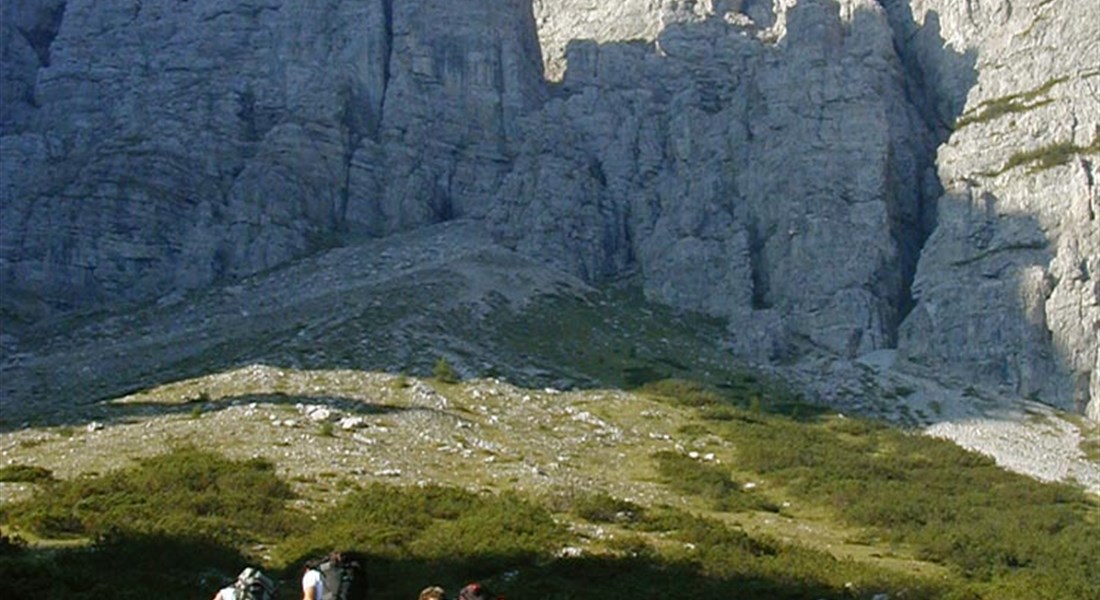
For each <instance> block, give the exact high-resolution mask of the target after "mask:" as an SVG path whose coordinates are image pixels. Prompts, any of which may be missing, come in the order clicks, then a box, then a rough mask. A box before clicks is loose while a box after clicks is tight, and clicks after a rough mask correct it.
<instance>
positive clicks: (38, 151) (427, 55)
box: [0, 0, 1100, 410]
mask: <svg viewBox="0 0 1100 600" xmlns="http://www.w3.org/2000/svg"><path fill="white" fill-rule="evenodd" d="M0 7H2V10H3V13H2V17H3V18H2V20H0V36H2V37H0V51H2V54H0V56H2V59H3V69H2V70H0V92H2V94H3V102H2V103H0V127H2V129H0V134H2V135H0V158H2V164H0V190H2V191H0V285H2V286H3V288H4V290H5V294H4V299H3V302H4V303H5V304H4V307H3V308H4V310H5V312H10V313H14V314H18V315H21V316H22V317H24V318H34V317H35V316H40V315H41V314H44V313H47V312H49V311H51V310H57V309H58V308H60V309H65V308H82V307H89V306H97V305H101V304H104V303H107V304H111V303H117V302H119V301H140V300H145V299H150V298H154V297H157V296H160V295H163V294H166V293H169V292H172V291H175V290H179V289H185V288H193V287H199V286H205V285H209V284H211V283H215V282H219V281H224V280H227V279H231V278H235V277H240V276H243V275H247V274H250V273H254V272H257V271H260V270H263V269H267V268H271V267H274V266H278V265H280V264H282V263H284V262H286V261H288V260H291V259H294V258H296V257H299V256H302V255H304V254H306V253H309V252H312V251H314V250H316V249H318V248H322V247H324V246H326V245H328V244H332V243H336V242H338V241H339V240H340V239H341V238H343V237H345V236H346V235H348V234H351V235H353V236H358V235H369V236H386V235H389V234H391V233H395V232H400V231H406V230H410V229H416V228H418V227H421V226H423V225H426V224H431V223H436V222H440V221H447V220H452V219H470V220H479V221H484V222H485V224H486V225H488V226H489V228H490V229H491V231H492V232H493V235H494V236H495V239H496V240H497V242H498V243H500V244H503V245H505V246H507V247H510V248H514V249H516V250H519V251H521V252H523V253H525V254H527V255H528V256H530V257H533V258H535V259H537V260H539V261H541V262H544V263H546V264H549V265H552V266H555V267H559V268H561V269H563V270H566V271H568V272H570V273H573V274H576V275H580V276H582V277H583V278H585V279H587V280H588V281H591V282H600V281H605V280H609V279H614V278H618V277H621V276H624V275H630V274H640V275H641V280H642V281H643V285H644V287H645V290H646V293H647V295H648V296H649V297H651V298H653V299H657V300H660V301H663V302H667V303H669V304H672V305H675V306H678V307H681V308H684V309H687V310H694V311H702V312H705V313H708V314H711V315H714V316H717V317H721V318H725V319H728V320H729V323H730V342H731V345H732V347H733V349H734V350H735V351H737V352H739V353H741V354H743V355H746V356H750V357H754V358H758V359H762V360H767V359H781V358H786V357H789V356H791V355H792V354H795V353H797V352H799V351H801V349H805V348H806V347H815V348H819V349H823V350H825V351H827V352H832V353H835V354H837V355H840V356H844V357H855V356H858V355H861V354H864V353H866V352H870V351H873V350H877V349H882V348H895V347H896V348H898V351H899V355H901V356H902V357H903V358H907V359H908V360H909V361H912V362H916V363H920V364H924V365H927V366H930V367H933V368H936V369H942V370H945V371H953V372H956V373H959V374H963V375H965V376H967V377H972V378H973V379H974V381H975V382H976V383H983V384H1004V385H1007V386H1009V387H1010V388H1011V389H1013V390H1015V391H1017V392H1019V393H1021V394H1024V395H1033V396H1036V397H1039V398H1041V399H1044V400H1048V401H1051V402H1054V403H1058V404H1061V405H1063V406H1076V407H1077V408H1078V409H1084V408H1085V407H1086V405H1088V403H1089V402H1090V399H1094V398H1097V397H1100V375H1098V374H1097V372H1098V371H1100V369H1098V368H1097V367H1098V361H1100V357H1098V352H1097V339H1098V337H1100V335H1098V333H1100V332H1098V330H1097V328H1098V323H1100V315H1098V311H1100V300H1098V296H1100V291H1098V286H1100V284H1098V283H1097V282H1098V279H1097V278H1096V273H1097V270H1098V269H1100V264H1097V263H1098V261H1100V258H1098V257H1100V247H1098V245H1100V233H1098V225H1097V216H1096V215H1097V213H1098V212H1100V207H1098V200H1097V193H1096V189H1095V185H1094V181H1095V167H1094V163H1095V161H1096V160H1097V159H1098V153H1100V150H1098V149H1097V144H1098V143H1100V142H1098V141H1097V140H1098V139H1100V131H1098V128H1100V117H1098V115H1100V106H1098V104H1097V103H1098V102H1100V101H1098V100H1097V98H1098V96H1097V94H1096V93H1095V88H1096V86H1097V85H1100V84H1098V82H1100V67H1097V65H1098V64H1100V60H1098V59H1100V57H1098V54H1100V51H1098V47H1097V44H1098V42H1097V40H1098V39H1100V29H1098V28H1100V26H1098V25H1097V24H1096V23H1100V18H1097V17H1100V15H1098V14H1096V13H1097V12H1098V10H1100V9H1098V7H1097V6H1095V3H1093V2H1089V1H1087V0H1055V1H1054V2H1049V1H1044V0H1034V1H1033V2H1031V3H1029V4H1028V3H1024V4H1022V3H1020V2H1013V3H1012V4H1009V3H1008V2H1007V0H1001V1H997V0H982V1H981V2H973V1H971V2H966V3H964V2H961V1H960V0H927V1H922V0H913V1H912V2H909V1H906V0H882V1H878V2H877V1H874V0H842V1H840V2H837V1H833V0H797V1H796V0H780V1H776V2H766V1H764V0H740V1H738V0H698V1H686V0H622V1H620V2H595V1H593V0H533V1H532V0H506V1H502V0H493V1H490V0H450V1H447V2H443V1H441V0H419V1H408V2H392V0H365V1H364V0H356V1H353V0H330V1H326V2H306V1H305V0H248V1H237V2H226V1H223V0H191V1H188V2H178V1H175V0H144V1H141V2H138V1H136V0H96V1H91V0H69V1H67V2H61V1H58V0H37V1H35V0H2V1H0ZM1089 57H1092V58H1091V59H1090V58H1089ZM1096 410H1100V409H1096Z"/></svg>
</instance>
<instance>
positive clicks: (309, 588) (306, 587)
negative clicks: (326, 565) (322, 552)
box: [302, 561, 325, 600]
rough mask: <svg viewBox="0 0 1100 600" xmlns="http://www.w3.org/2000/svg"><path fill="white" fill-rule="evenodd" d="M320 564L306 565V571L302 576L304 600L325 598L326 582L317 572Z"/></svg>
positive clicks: (311, 562) (317, 562)
mask: <svg viewBox="0 0 1100 600" xmlns="http://www.w3.org/2000/svg"><path fill="white" fill-rule="evenodd" d="M320 564H321V562H320V561H309V562H307V563H306V571H305V573H303V574H302V600H321V599H322V598H324V597H325V581H324V579H323V578H322V577H321V572H320V571H318V570H317V566H318V565H320Z"/></svg>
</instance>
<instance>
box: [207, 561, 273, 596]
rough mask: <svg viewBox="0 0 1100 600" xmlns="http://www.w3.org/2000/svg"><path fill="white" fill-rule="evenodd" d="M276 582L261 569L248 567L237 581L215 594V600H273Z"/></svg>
mask: <svg viewBox="0 0 1100 600" xmlns="http://www.w3.org/2000/svg"><path fill="white" fill-rule="evenodd" d="M274 595H275V582H274V581H273V580H272V579H271V578H270V577H268V576H266V575H264V574H263V573H262V572H260V570H259V569H254V568H252V567H246V568H245V570H243V571H241V574H240V575H238V576H237V580H236V581H234V582H233V583H232V584H231V585H228V586H226V587H224V588H222V589H220V590H218V593H217V594H214V600H271V598H273V597H274Z"/></svg>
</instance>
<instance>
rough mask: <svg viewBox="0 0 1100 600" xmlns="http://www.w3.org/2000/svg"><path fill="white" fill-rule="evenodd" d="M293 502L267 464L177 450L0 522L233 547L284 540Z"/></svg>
mask: <svg viewBox="0 0 1100 600" xmlns="http://www.w3.org/2000/svg"><path fill="white" fill-rule="evenodd" d="M292 497H293V494H292V492H291V490H290V487H289V486H288V485H287V484H286V483H285V482H283V481H282V480H280V479H279V478H278V477H277V476H276V475H275V472H274V467H273V466H272V465H271V463H269V462H266V461H263V460H249V461H232V460H229V459H226V458H224V457H222V456H220V455H217V454H213V453H210V452H204V451H200V450H197V449H194V448H181V449H177V450H175V451H173V452H170V453H168V454H164V455H160V456H154V457H151V458H147V459H143V460H141V461H140V462H139V463H138V465H137V466H135V467H133V468H129V469H125V470H121V471H116V472H113V473H109V474H106V475H102V476H96V477H88V478H79V479H73V480H66V481H59V482H56V483H54V484H52V485H50V487H49V489H48V493H40V494H37V495H36V496H35V497H33V498H31V499H29V500H27V501H24V502H19V503H16V504H12V505H9V506H6V507H4V508H3V510H2V511H0V518H2V519H3V522H5V523H6V524H7V525H9V526H11V527H14V528H16V529H18V530H25V531H28V532H32V533H34V534H35V535H38V536H41V537H47V538H66V537H87V538H93V537H97V536H104V535H107V534H113V533H114V532H133V533H140V534H165V535H174V536H185V537H194V538H209V539H212V540H218V541H220V542H224V543H227V544H235V543H244V542H248V541H257V540H258V539H261V538H268V537H276V536H279V535H282V534H284V533H285V532H286V527H287V526H286V523H287V521H288V517H287V513H286V507H285V504H286V501H287V500H289V499H291V498H292Z"/></svg>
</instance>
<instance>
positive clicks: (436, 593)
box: [417, 585, 447, 600]
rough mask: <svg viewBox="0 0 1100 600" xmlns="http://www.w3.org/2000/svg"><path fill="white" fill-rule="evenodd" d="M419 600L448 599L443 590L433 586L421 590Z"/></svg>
mask: <svg viewBox="0 0 1100 600" xmlns="http://www.w3.org/2000/svg"><path fill="white" fill-rule="evenodd" d="M417 600H447V597H446V596H445V595H444V594H443V588H441V587H439V586H438V585H433V586H431V587H426V588H424V589H422V590H420V596H419V597H418V598H417Z"/></svg>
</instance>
